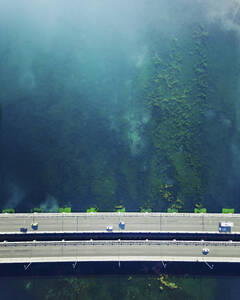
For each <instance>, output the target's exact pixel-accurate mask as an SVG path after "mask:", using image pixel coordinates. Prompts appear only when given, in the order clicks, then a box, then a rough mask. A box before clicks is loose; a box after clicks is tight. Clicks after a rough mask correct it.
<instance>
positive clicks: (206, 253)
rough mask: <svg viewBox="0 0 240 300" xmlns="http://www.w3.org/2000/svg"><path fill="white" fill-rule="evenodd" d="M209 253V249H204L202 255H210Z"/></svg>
mask: <svg viewBox="0 0 240 300" xmlns="http://www.w3.org/2000/svg"><path fill="white" fill-rule="evenodd" d="M209 252H210V250H209V249H208V248H203V249H202V254H203V255H208V253H209Z"/></svg>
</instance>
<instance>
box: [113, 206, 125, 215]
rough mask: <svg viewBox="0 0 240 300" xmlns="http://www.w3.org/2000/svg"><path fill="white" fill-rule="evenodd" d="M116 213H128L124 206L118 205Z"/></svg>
mask: <svg viewBox="0 0 240 300" xmlns="http://www.w3.org/2000/svg"><path fill="white" fill-rule="evenodd" d="M115 211H116V212H120V213H124V212H126V209H125V207H123V205H116V206H115Z"/></svg>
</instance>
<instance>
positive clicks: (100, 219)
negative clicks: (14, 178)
mask: <svg viewBox="0 0 240 300" xmlns="http://www.w3.org/2000/svg"><path fill="white" fill-rule="evenodd" d="M120 221H123V222H124V223H125V229H124V231H129V232H152V231H155V232H158V231H162V232H218V223H219V222H232V223H233V224H234V225H233V228H232V232H238V233H240V214H190V213H177V214H176V213H175V214H174V213H173V214H169V213H69V214H67V213H66V214H64V213H61V214H57V213H55V214H52V213H41V214H40V213H33V214H32V213H31V214H30V213H29V214H0V233H10V232H11V233H13V232H20V227H26V228H27V229H28V232H31V231H34V230H33V229H32V228H31V224H32V223H38V230H37V231H34V232H38V231H40V232H101V231H106V227H107V226H108V225H112V226H113V232H114V231H123V230H122V229H121V228H119V222H120Z"/></svg>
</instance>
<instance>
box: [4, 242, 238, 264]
mask: <svg viewBox="0 0 240 300" xmlns="http://www.w3.org/2000/svg"><path fill="white" fill-rule="evenodd" d="M206 247H207V248H208V249H209V250H210V252H209V254H208V255H206V256H205V255H203V254H202V249H203V248H206ZM106 260H108V261H195V262H197V261H205V262H240V242H201V241H197V242H195V241H194V242H192V241H58V242H34V241H33V242H1V243H0V263H14V262H24V263H25V262H55V261H106Z"/></svg>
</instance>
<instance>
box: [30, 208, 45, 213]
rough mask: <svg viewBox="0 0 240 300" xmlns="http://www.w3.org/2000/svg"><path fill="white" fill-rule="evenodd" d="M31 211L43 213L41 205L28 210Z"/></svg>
mask: <svg viewBox="0 0 240 300" xmlns="http://www.w3.org/2000/svg"><path fill="white" fill-rule="evenodd" d="M30 212H31V213H34V212H36V213H43V209H42V208H41V207H34V208H32V209H31V210H30Z"/></svg>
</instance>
